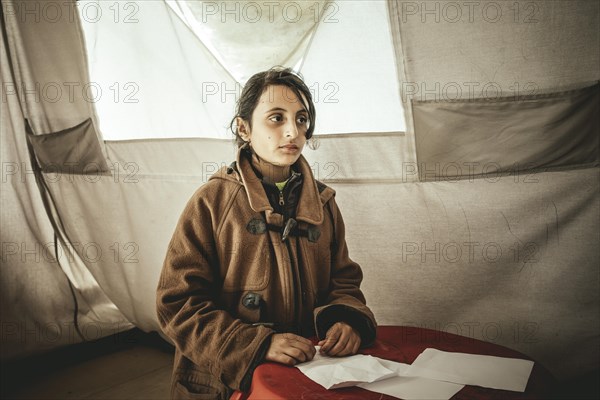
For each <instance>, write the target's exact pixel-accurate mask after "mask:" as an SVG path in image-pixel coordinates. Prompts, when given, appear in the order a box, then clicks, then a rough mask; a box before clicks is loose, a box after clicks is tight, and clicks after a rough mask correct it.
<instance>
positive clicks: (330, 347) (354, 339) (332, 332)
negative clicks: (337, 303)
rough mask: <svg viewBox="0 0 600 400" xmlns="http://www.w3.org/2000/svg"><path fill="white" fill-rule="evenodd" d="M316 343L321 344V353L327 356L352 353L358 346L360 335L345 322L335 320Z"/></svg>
mask: <svg viewBox="0 0 600 400" xmlns="http://www.w3.org/2000/svg"><path fill="white" fill-rule="evenodd" d="M318 345H319V346H321V353H325V354H327V355H328V356H338V357H342V356H349V355H354V354H356V352H357V351H358V348H359V347H360V335H359V334H358V332H356V330H355V329H354V328H352V327H351V326H350V325H348V324H347V323H345V322H336V323H335V324H333V326H332V327H331V328H329V330H328V331H327V335H326V336H325V339H323V340H321V341H320V342H319V343H318Z"/></svg>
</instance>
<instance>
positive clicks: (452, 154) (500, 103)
mask: <svg viewBox="0 0 600 400" xmlns="http://www.w3.org/2000/svg"><path fill="white" fill-rule="evenodd" d="M412 108H413V112H412V114H413V118H414V121H415V131H416V132H418V134H417V136H416V148H417V160H418V164H419V167H420V170H419V172H420V174H419V175H420V178H421V179H422V180H444V179H453V178H457V177H458V178H463V179H464V178H468V177H472V176H476V175H480V174H486V173H487V174H496V173H500V172H507V171H508V172H510V171H522V173H525V171H527V170H532V169H539V168H544V169H548V168H554V167H574V166H577V165H586V164H594V163H598V161H599V146H600V142H599V138H600V121H599V120H598V118H597V113H598V110H599V109H600V85H598V84H596V85H594V86H591V87H588V88H585V89H579V90H574V91H571V92H565V93H560V92H559V93H553V94H548V95H537V96H528V97H524V98H520V99H517V100H516V101H515V100H514V99H499V100H494V101H491V100H478V101H456V102H432V101H428V102H420V101H413V102H412Z"/></svg>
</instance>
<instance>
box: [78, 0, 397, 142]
mask: <svg viewBox="0 0 600 400" xmlns="http://www.w3.org/2000/svg"><path fill="white" fill-rule="evenodd" d="M248 4H253V6H252V7H250V6H248ZM261 4H262V3H260V2H258V3H257V2H251V3H244V2H212V1H211V2H208V1H206V2H204V1H187V0H166V1H137V2H131V1H127V2H97V1H90V0H81V1H79V2H78V10H79V15H80V17H81V21H82V26H83V32H84V36H85V42H86V48H87V56H88V61H89V66H90V78H91V83H90V96H91V97H90V101H92V102H94V104H95V106H96V110H97V113H98V117H99V122H100V129H101V131H102V134H103V136H104V138H105V139H108V140H123V139H139V138H175V137H212V138H230V137H231V134H230V132H229V131H228V129H227V125H228V123H229V121H230V119H231V117H232V116H233V111H234V108H235V101H236V99H237V97H238V96H239V93H240V91H241V87H242V85H243V83H244V82H245V81H246V80H247V78H248V77H249V76H250V75H251V74H252V73H254V72H258V71H260V70H264V69H267V68H269V67H270V66H272V65H286V66H291V67H294V68H296V69H299V70H300V71H301V72H302V74H303V75H304V77H305V80H306V82H307V84H308V86H309V87H310V88H311V90H312V92H313V95H314V100H315V105H316V107H317V112H318V119H317V131H316V133H318V134H327V133H353V132H363V133H364V132H390V131H392V132H398V131H404V130H405V124H404V117H403V111H402V105H401V102H400V95H399V89H398V79H397V76H396V68H395V64H394V52H393V45H392V39H391V35H390V29H389V22H388V21H389V19H388V15H387V6H386V2H385V1H382V0H381V1H380V0H377V1H368V2H364V1H344V2H335V1H326V0H317V1H315V2H294V1H283V2H278V5H277V6H274V5H273V4H272V3H269V2H267V3H265V4H262V5H261ZM259 7H262V8H259Z"/></svg>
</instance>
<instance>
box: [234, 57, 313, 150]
mask: <svg viewBox="0 0 600 400" xmlns="http://www.w3.org/2000/svg"><path fill="white" fill-rule="evenodd" d="M273 85H283V86H287V87H288V88H290V89H291V90H292V91H293V92H294V94H295V95H296V97H297V98H298V99H299V100H300V101H301V102H302V105H303V106H304V108H305V109H306V111H307V112H308V121H309V122H308V123H309V125H308V130H307V131H306V139H307V140H308V139H310V138H311V137H312V135H313V132H314V130H315V119H316V112H315V105H314V104H313V100H312V96H311V94H310V90H308V87H307V86H306V84H305V83H304V81H303V80H302V76H301V75H300V74H299V73H296V72H294V71H293V70H292V69H291V68H284V67H273V68H271V69H269V70H267V71H263V72H259V73H257V74H254V75H252V77H251V78H250V79H248V82H246V85H245V86H244V89H243V90H242V95H241V96H240V98H239V100H238V102H237V105H236V108H235V116H234V117H233V118H232V119H231V122H230V123H229V129H231V132H232V133H233V134H234V135H235V142H236V144H237V146H238V147H241V146H242V145H243V144H244V140H243V139H242V138H241V137H240V134H239V132H238V127H237V125H236V123H235V119H236V118H237V117H241V118H242V119H243V120H245V121H248V123H249V124H250V126H252V113H253V112H254V109H255V108H256V105H257V104H258V100H259V99H260V96H262V94H263V92H264V91H265V90H266V89H267V88H268V87H269V86H273ZM307 103H308V104H307ZM234 127H235V128H234Z"/></svg>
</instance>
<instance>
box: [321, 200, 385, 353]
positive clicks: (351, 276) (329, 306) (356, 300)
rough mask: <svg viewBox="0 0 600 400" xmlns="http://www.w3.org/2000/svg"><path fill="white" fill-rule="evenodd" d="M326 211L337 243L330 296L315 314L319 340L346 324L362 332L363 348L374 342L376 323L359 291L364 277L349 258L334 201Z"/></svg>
mask: <svg viewBox="0 0 600 400" xmlns="http://www.w3.org/2000/svg"><path fill="white" fill-rule="evenodd" d="M325 207H326V208H329V210H325V212H326V213H329V214H330V216H331V218H332V220H333V228H334V229H333V230H334V243H333V245H332V248H331V273H330V283H329V293H328V296H327V299H326V300H325V303H324V305H323V306H320V307H318V308H316V309H315V312H314V316H315V327H316V331H317V336H318V338H319V339H323V338H324V337H325V335H326V334H327V331H328V330H329V328H330V327H331V326H332V325H333V324H335V323H336V322H340V321H343V322H346V323H348V324H349V325H350V326H352V327H353V328H354V329H356V330H357V331H358V332H359V334H360V336H361V346H368V345H370V344H372V343H373V342H374V341H375V336H376V328H377V323H376V322H375V317H374V315H373V313H372V312H371V310H370V309H369V308H368V307H367V304H366V300H365V296H364V295H363V293H362V291H361V290H360V284H361V282H362V278H363V273H362V270H361V268H360V266H359V265H358V264H357V263H355V262H354V261H352V260H351V259H350V257H349V256H348V247H347V245H346V236H345V235H346V228H345V225H344V220H343V218H342V214H341V212H340V210H339V208H338V206H337V204H336V202H335V198H333V197H332V198H331V199H330V200H329V201H328V202H327V204H326V206H325ZM326 218H327V215H326Z"/></svg>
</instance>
